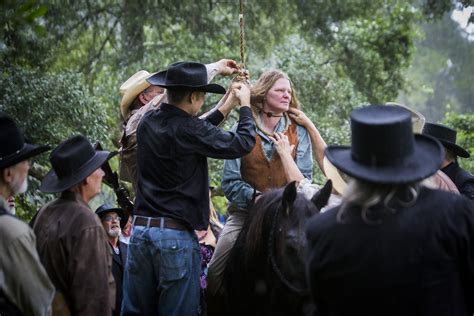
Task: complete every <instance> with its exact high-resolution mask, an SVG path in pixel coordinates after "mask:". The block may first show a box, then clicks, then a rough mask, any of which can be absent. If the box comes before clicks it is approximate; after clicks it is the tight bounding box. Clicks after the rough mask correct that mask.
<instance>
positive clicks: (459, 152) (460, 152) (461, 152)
mask: <svg viewBox="0 0 474 316" xmlns="http://www.w3.org/2000/svg"><path fill="white" fill-rule="evenodd" d="M438 140H439V141H440V142H441V144H443V146H444V147H446V148H447V149H449V151H451V152H452V153H453V154H455V155H456V156H458V157H462V158H469V157H470V156H471V155H470V154H469V152H468V151H467V150H465V149H464V148H462V147H461V146H459V145H456V144H455V143H452V142H449V141H447V140H443V139H439V138H438Z"/></svg>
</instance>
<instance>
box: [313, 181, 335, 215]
mask: <svg viewBox="0 0 474 316" xmlns="http://www.w3.org/2000/svg"><path fill="white" fill-rule="evenodd" d="M331 192H332V182H331V180H328V181H327V182H326V184H325V185H324V187H323V188H322V189H321V190H319V191H318V192H316V193H315V194H314V195H313V197H312V198H311V202H313V204H314V205H316V207H317V208H318V210H321V209H322V208H323V207H324V206H326V204H328V201H329V197H330V196H331Z"/></svg>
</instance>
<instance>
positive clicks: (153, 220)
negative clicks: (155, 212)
mask: <svg viewBox="0 0 474 316" xmlns="http://www.w3.org/2000/svg"><path fill="white" fill-rule="evenodd" d="M162 222H163V226H162V225H161V223H162ZM134 225H137V226H147V227H163V228H171V229H177V230H189V229H188V228H187V227H186V226H185V225H184V224H182V223H180V222H178V221H177V220H174V219H172V218H170V217H136V218H135V222H134Z"/></svg>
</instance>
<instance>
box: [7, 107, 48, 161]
mask: <svg viewBox="0 0 474 316" xmlns="http://www.w3.org/2000/svg"><path fill="white" fill-rule="evenodd" d="M0 141H1V144H2V145H1V146H0V169H4V168H7V167H10V166H13V165H15V164H17V163H19V162H22V161H24V160H27V159H29V158H31V157H33V156H36V155H39V154H41V153H42V152H45V151H47V150H48V149H49V147H48V146H40V145H33V144H29V143H27V142H25V138H24V137H23V134H22V133H21V131H20V129H19V128H18V126H17V125H16V124H15V121H13V119H12V118H11V117H9V116H8V115H7V114H5V113H2V112H0Z"/></svg>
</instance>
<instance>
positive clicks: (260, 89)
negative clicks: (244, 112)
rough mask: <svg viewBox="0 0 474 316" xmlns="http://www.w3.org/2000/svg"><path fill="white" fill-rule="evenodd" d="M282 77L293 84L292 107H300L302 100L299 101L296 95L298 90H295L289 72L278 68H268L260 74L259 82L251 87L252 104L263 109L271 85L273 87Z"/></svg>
mask: <svg viewBox="0 0 474 316" xmlns="http://www.w3.org/2000/svg"><path fill="white" fill-rule="evenodd" d="M282 78H284V79H287V80H288V81H289V82H290V86H291V102H290V107H292V108H296V109H299V108H300V102H299V101H298V98H297V96H296V91H295V87H294V85H293V82H292V81H291V80H290V78H289V77H288V75H287V74H285V73H284V72H282V71H280V70H276V69H272V70H267V71H265V72H264V73H262V74H261V75H260V78H258V80H257V82H256V83H255V84H254V85H253V86H252V88H251V89H250V103H251V104H252V106H253V107H256V108H258V109H262V107H263V100H264V98H265V96H266V95H267V93H268V90H270V89H271V87H273V85H274V84H275V82H276V81H277V80H278V79H282Z"/></svg>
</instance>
